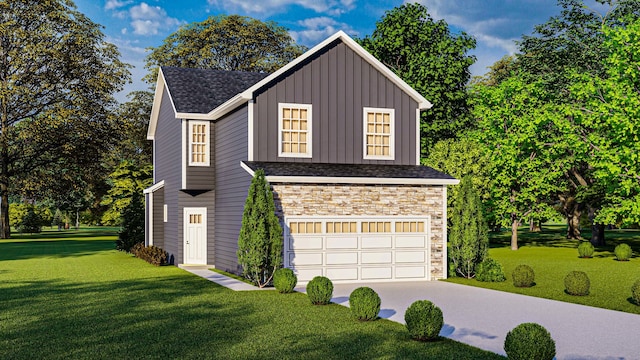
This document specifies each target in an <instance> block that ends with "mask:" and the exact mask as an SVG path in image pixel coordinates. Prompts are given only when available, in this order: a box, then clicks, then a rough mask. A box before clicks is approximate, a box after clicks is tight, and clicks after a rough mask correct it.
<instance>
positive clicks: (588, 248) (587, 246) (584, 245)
mask: <svg viewBox="0 0 640 360" xmlns="http://www.w3.org/2000/svg"><path fill="white" fill-rule="evenodd" d="M594 251H595V248H594V247H593V245H592V244H591V243H590V242H588V241H582V242H581V243H580V245H578V255H579V256H580V257H581V258H584V259H589V258H592V257H593V252H594Z"/></svg>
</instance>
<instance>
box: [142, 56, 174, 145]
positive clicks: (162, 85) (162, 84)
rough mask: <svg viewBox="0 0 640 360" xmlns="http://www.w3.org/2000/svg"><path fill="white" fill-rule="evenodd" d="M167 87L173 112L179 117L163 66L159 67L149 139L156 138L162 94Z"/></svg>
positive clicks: (150, 119) (148, 131) (148, 132)
mask: <svg viewBox="0 0 640 360" xmlns="http://www.w3.org/2000/svg"><path fill="white" fill-rule="evenodd" d="M165 89H166V90H167V95H169V100H170V102H171V108H172V109H173V113H174V114H176V118H177V111H176V106H175V104H174V102H173V98H172V97H171V91H169V87H168V86H167V82H166V80H165V78H164V73H163V72H162V68H158V80H156V91H155V93H154V95H153V106H152V107H151V116H150V118H149V128H148V129H147V140H154V139H155V137H156V128H157V126H158V116H159V115H160V106H161V104H162V94H163V91H164V90H165Z"/></svg>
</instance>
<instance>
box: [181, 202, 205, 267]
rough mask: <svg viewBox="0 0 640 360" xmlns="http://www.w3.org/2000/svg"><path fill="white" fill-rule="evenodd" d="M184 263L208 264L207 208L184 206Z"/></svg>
mask: <svg viewBox="0 0 640 360" xmlns="http://www.w3.org/2000/svg"><path fill="white" fill-rule="evenodd" d="M184 264H188V265H206V264H207V208H184Z"/></svg>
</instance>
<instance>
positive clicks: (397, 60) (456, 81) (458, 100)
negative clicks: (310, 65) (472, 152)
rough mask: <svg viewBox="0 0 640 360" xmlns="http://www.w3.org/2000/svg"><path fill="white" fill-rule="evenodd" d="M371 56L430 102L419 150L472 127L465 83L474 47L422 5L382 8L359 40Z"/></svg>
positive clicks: (426, 150) (423, 115)
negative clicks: (433, 16) (387, 9)
mask: <svg viewBox="0 0 640 360" xmlns="http://www.w3.org/2000/svg"><path fill="white" fill-rule="evenodd" d="M359 42H360V44H361V45H362V46H363V47H364V48H365V49H367V50H368V51H369V52H370V53H371V54H372V55H373V56H375V57H376V58H377V59H379V60H380V61H381V62H383V63H384V64H385V65H387V66H388V67H389V68H390V69H392V70H393V71H394V72H395V73H396V74H397V75H398V76H399V77H400V78H402V79H403V80H404V81H406V82H407V84H409V85H411V86H412V87H413V88H414V89H416V90H417V91H418V92H419V93H420V94H422V95H423V96H424V97H425V98H427V99H428V100H429V101H430V102H431V103H433V108H431V109H429V111H425V112H423V113H422V118H421V124H420V135H421V136H420V138H421V144H420V146H421V154H422V157H426V156H427V155H428V153H429V151H430V150H431V148H432V146H433V144H435V143H436V142H437V141H439V140H444V139H448V138H455V137H457V136H458V134H459V133H460V132H462V131H463V130H465V129H468V128H469V127H471V125H472V122H471V121H470V117H469V105H468V102H467V91H466V85H467V83H468V81H469V79H470V77H471V75H470V72H469V66H471V65H472V64H473V63H474V62H475V57H474V56H471V55H468V54H467V52H468V51H469V50H472V49H474V48H475V46H476V41H475V39H474V38H473V37H471V36H469V35H467V34H466V33H464V32H461V33H459V34H453V33H451V30H450V29H449V26H448V25H447V23H446V22H445V21H444V20H438V21H435V20H433V19H432V18H431V16H430V15H429V13H428V11H427V8H426V7H424V6H422V5H420V4H417V3H408V4H403V5H402V6H399V7H396V8H394V9H392V10H390V11H387V12H386V13H385V15H384V16H383V17H382V19H381V20H380V21H378V22H377V23H376V28H375V30H374V31H373V33H372V34H371V35H370V36H366V37H365V38H364V39H360V40H359Z"/></svg>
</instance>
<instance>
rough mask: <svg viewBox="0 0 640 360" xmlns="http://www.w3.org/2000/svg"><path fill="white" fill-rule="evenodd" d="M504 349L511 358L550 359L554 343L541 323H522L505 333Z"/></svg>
mask: <svg viewBox="0 0 640 360" xmlns="http://www.w3.org/2000/svg"><path fill="white" fill-rule="evenodd" d="M504 351H505V352H506V353H507V357H508V358H509V359H513V360H552V359H553V358H554V357H555V356H556V343H555V341H553V339H552V338H551V334H549V332H548V331H547V329H545V328H544V327H543V326H542V325H539V324H536V323H523V324H520V325H518V326H516V327H515V328H513V330H511V331H509V332H508V333H507V337H506V339H505V340H504Z"/></svg>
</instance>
